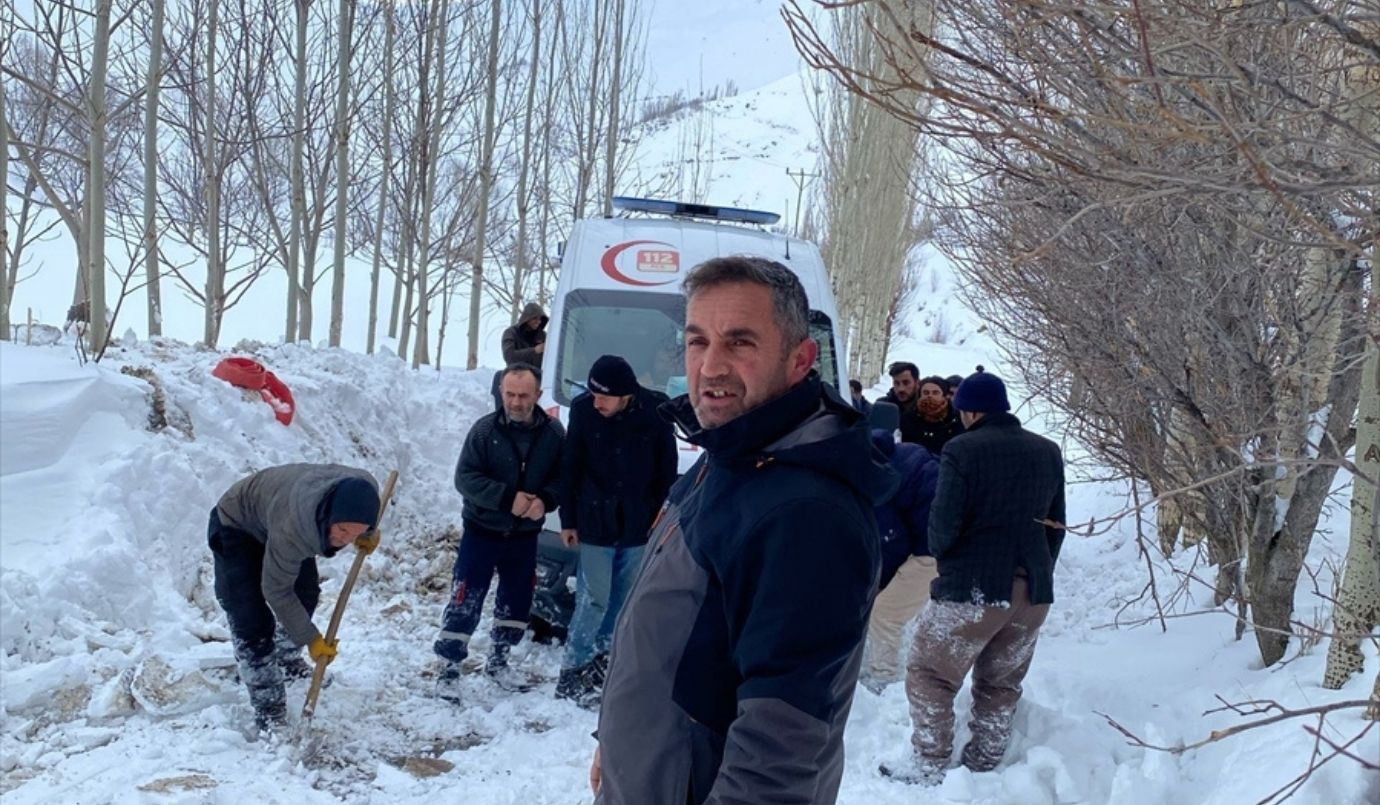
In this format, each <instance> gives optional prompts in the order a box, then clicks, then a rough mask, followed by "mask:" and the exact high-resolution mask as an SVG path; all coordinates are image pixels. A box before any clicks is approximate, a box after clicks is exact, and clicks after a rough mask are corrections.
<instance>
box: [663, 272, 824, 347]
mask: <svg viewBox="0 0 1380 805" xmlns="http://www.w3.org/2000/svg"><path fill="white" fill-rule="evenodd" d="M733 282H751V283H754V284H756V285H765V286H766V287H767V288H768V289H770V290H771V298H772V311H773V313H774V318H775V319H776V326H777V327H779V328H780V329H781V338H782V341H783V342H784V344H785V345H786V348H787V349H790V348H792V347H794V346H796V345H797V344H799V343H800V342H801V341H804V340H805V339H806V338H808V337H809V336H810V301H809V300H808V299H807V298H806V297H805V287H804V286H803V285H801V284H800V278H799V277H797V276H796V275H795V272H793V271H791V270H790V269H789V268H786V267H785V266H783V265H781V264H780V263H778V262H776V261H775V260H768V259H767V258H765V257H753V256H751V255H745V254H735V255H730V256H728V257H715V258H712V259H709V260H705V261H704V262H703V263H700V264H699V265H697V266H695V267H694V268H692V269H690V273H689V274H687V275H686V276H685V281H684V282H683V283H682V284H681V288H682V289H683V290H684V291H685V299H686V301H687V302H688V301H689V300H691V299H694V298H695V294H697V293H699V292H700V291H703V290H704V289H706V288H713V287H716V286H719V285H725V284H727V283H733Z"/></svg>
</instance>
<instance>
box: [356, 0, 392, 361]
mask: <svg viewBox="0 0 1380 805" xmlns="http://www.w3.org/2000/svg"><path fill="white" fill-rule="evenodd" d="M383 26H384V29H383V60H384V67H383V81H384V89H383V149H382V152H381V153H382V154H383V172H382V173H381V174H380V175H379V186H378V190H377V191H376V192H377V193H378V194H379V209H378V214H377V215H376V216H375V217H374V266H373V270H372V271H370V272H369V334H368V336H367V338H366V341H365V348H364V351H365V353H366V354H369V355H373V354H374V342H375V340H376V337H377V335H378V327H379V266H380V263H382V262H383V217H384V213H385V212H386V211H387V209H388V180H389V178H390V177H391V176H392V175H393V101H394V98H396V96H397V90H396V85H395V84H394V81H393V72H394V65H395V63H396V60H395V59H394V57H393V41H394V37H395V32H396V30H397V23H396V22H395V17H394V16H393V7H392V6H391V5H390V6H388V7H386V8H385V9H384V10H383ZM394 287H395V289H396V283H395V284H394ZM395 295H396V294H395Z"/></svg>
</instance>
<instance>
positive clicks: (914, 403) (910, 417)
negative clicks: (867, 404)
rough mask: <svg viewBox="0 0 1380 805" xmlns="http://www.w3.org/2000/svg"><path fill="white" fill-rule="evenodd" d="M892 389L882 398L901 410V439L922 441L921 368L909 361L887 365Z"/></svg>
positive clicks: (904, 440)
mask: <svg viewBox="0 0 1380 805" xmlns="http://www.w3.org/2000/svg"><path fill="white" fill-rule="evenodd" d="M886 372H887V374H889V375H891V391H888V392H887V393H886V396H885V397H883V398H882V399H883V400H885V401H887V402H889V403H891V404H892V405H894V406H896V408H897V409H898V410H899V411H900V412H901V441H903V442H909V443H911V444H915V443H917V442H919V441H920V428H921V422H920V370H919V369H917V368H916V366H915V364H913V363H910V362H909V361H896V362H895V363H893V364H891V365H890V366H888V367H887V370H886Z"/></svg>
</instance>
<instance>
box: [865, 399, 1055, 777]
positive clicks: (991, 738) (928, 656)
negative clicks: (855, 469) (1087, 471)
mask: <svg viewBox="0 0 1380 805" xmlns="http://www.w3.org/2000/svg"><path fill="white" fill-rule="evenodd" d="M954 406H955V407H957V408H958V410H959V412H960V414H961V416H962V417H963V424H964V425H965V426H966V427H967V431H966V432H964V433H962V434H960V435H958V436H955V437H954V439H953V440H952V441H950V442H949V444H948V445H946V446H945V448H944V453H943V454H942V455H941V456H940V459H939V484H938V489H937V490H936V492H935V497H934V503H933V505H932V506H931V508H930V522H929V542H930V551H931V553H933V554H934V558H935V559H936V560H937V561H938V563H939V578H937V579H936V580H935V582H934V585H933V588H932V597H931V600H930V603H929V606H927V607H925V610H924V611H923V612H922V613H920V618H919V621H918V623H917V627H916V632H915V642H914V643H913V644H912V645H911V651H910V658H909V661H908V663H907V674H906V696H907V698H908V699H909V700H910V713H911V721H912V723H913V724H914V732H913V733H912V736H911V747H912V755H911V757H910V759H909V761H908V762H906V763H903V764H898V765H897V766H896V767H895V768H892V767H889V766H887V765H885V764H884V765H883V766H882V768H881V771H882V773H883V774H885V775H888V776H891V777H894V778H897V779H900V780H903V781H905V782H911V783H921V784H926V785H934V784H938V783H939V782H940V781H942V780H943V778H944V773H945V770H946V769H947V767H948V764H949V757H950V755H951V753H952V751H953V740H954V709H953V705H954V697H955V696H956V695H957V694H958V690H959V688H960V687H962V686H963V680H964V678H965V677H967V675H968V672H969V671H972V674H973V712H972V718H971V720H970V721H969V727H970V728H971V737H970V738H969V740H968V743H967V745H965V746H964V747H963V751H962V754H961V758H962V763H963V765H964V766H965V767H967V768H968V769H970V770H971V771H974V772H985V771H991V770H992V769H994V768H996V766H997V764H998V763H1000V762H1001V759H1002V755H1003V754H1005V752H1006V747H1007V745H1008V744H1009V743H1010V740H1011V720H1012V717H1013V716H1014V715H1015V712H1016V703H1017V702H1018V701H1020V698H1021V681H1022V680H1023V679H1025V675H1026V672H1027V671H1028V670H1030V662H1031V660H1032V659H1033V657H1034V656H1035V643H1036V640H1037V638H1038V637H1039V634H1040V626H1041V625H1042V624H1043V623H1044V621H1045V616H1046V615H1047V614H1048V612H1049V607H1050V604H1051V603H1053V601H1054V563H1055V561H1056V560H1057V559H1058V558H1059V548H1060V546H1061V545H1062V544H1063V540H1064V530H1063V529H1064V526H1063V523H1064V521H1065V517H1064V461H1063V457H1062V455H1061V454H1060V451H1059V446H1058V445H1057V444H1055V443H1054V442H1052V441H1050V440H1048V439H1046V438H1044V437H1042V436H1038V435H1036V434H1034V433H1031V432H1029V431H1027V430H1025V429H1024V428H1022V427H1021V423H1020V420H1018V419H1017V418H1016V417H1014V416H1012V415H1011V414H1010V413H1009V411H1010V410H1011V405H1010V403H1009V402H1008V401H1007V398H1006V386H1005V384H1003V383H1002V381H1001V379H1000V378H998V377H997V376H996V375H992V374H988V373H986V372H976V373H974V374H971V375H969V376H968V377H967V378H966V379H964V381H963V382H962V383H960V384H959V387H958V392H957V393H956V394H955V395H954Z"/></svg>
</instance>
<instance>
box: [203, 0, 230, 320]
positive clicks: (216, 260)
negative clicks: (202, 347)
mask: <svg viewBox="0 0 1380 805" xmlns="http://www.w3.org/2000/svg"><path fill="white" fill-rule="evenodd" d="M219 5H220V4H219V3H209V4H208V11H207V19H206V78H205V80H206V127H205V128H206V131H205V135H206V142H205V149H206V154H205V159H206V164H205V166H204V168H205V171H206V321H205V331H204V332H203V334H202V340H203V341H205V342H206V346H208V347H215V345H216V341H218V340H219V339H220V320H221V313H222V306H223V305H224V304H225V266H224V264H222V263H221V261H220V260H221V254H220V180H221V177H220V169H219V166H218V165H217V164H216V161H217V159H219V156H218V155H217V152H216V136H217V135H216V37H217V36H218V35H219V32H218V30H217V29H218V27H219V24H220V9H219Z"/></svg>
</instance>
